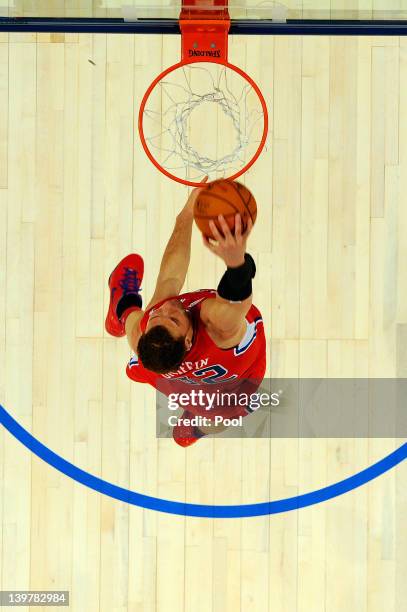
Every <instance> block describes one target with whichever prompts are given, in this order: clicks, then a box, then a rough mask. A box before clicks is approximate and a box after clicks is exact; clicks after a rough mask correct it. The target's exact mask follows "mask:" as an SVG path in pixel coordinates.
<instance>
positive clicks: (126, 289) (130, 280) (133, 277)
mask: <svg viewBox="0 0 407 612" xmlns="http://www.w3.org/2000/svg"><path fill="white" fill-rule="evenodd" d="M140 284H141V280H140V277H139V276H138V275H137V270H133V269H132V268H124V275H123V277H122V278H121V279H120V281H119V285H120V287H121V288H122V289H123V295H126V293H138V292H139V291H140Z"/></svg>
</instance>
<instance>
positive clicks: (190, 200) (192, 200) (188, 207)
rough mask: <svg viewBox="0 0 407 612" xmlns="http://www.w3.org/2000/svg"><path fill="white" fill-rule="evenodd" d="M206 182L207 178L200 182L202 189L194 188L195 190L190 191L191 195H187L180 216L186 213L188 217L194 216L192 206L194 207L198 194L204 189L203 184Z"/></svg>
mask: <svg viewBox="0 0 407 612" xmlns="http://www.w3.org/2000/svg"><path fill="white" fill-rule="evenodd" d="M207 180H208V177H207V176H205V178H203V179H202V181H201V183H202V184H203V186H202V187H195V189H193V190H192V191H191V193H190V194H189V197H188V200H187V203H186V204H185V206H184V208H183V209H182V210H181V214H182V213H187V214H188V215H191V216H192V217H193V215H194V205H195V202H196V199H197V197H198V196H199V194H200V193H201V192H202V190H203V189H205V185H204V183H206V182H207Z"/></svg>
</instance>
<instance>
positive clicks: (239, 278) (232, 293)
mask: <svg viewBox="0 0 407 612" xmlns="http://www.w3.org/2000/svg"><path fill="white" fill-rule="evenodd" d="M255 275H256V264H255V263H254V260H253V257H252V256H251V255H249V253H246V254H245V256H244V264H242V265H241V266H239V267H238V268H228V269H227V270H226V272H225V274H224V275H223V276H222V278H221V280H220V283H219V285H218V295H220V297H222V298H223V299H225V300H229V302H242V301H243V300H245V299H246V298H248V297H250V296H251V294H252V278H254V277H255Z"/></svg>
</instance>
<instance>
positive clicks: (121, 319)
mask: <svg viewBox="0 0 407 612" xmlns="http://www.w3.org/2000/svg"><path fill="white" fill-rule="evenodd" d="M201 189H203V188H197V189H194V190H193V191H192V192H191V194H190V196H189V198H188V201H187V203H186V205H185V206H184V208H183V209H182V211H181V212H180V213H179V214H178V216H177V219H176V223H175V227H174V230H173V233H172V235H171V238H170V240H169V242H168V244H167V247H166V249H165V252H164V255H163V258H162V262H161V267H160V271H159V274H158V278H157V284H156V289H155V292H154V295H153V297H152V298H151V300H150V302H149V304H148V305H147V307H146V309H145V311H143V310H142V300H141V296H140V295H139V292H140V287H141V282H142V279H143V272H144V263H143V260H142V258H141V257H140V256H139V255H135V254H134V255H133V254H132V255H128V256H127V257H125V258H124V259H123V260H122V261H121V262H120V263H119V264H118V265H117V266H116V268H115V269H114V271H113V272H112V274H111V276H110V278H109V288H110V304H109V310H108V314H107V317H106V323H105V327H106V330H107V331H108V332H109V334H111V335H113V336H116V337H120V336H124V335H127V339H128V342H129V344H130V347H131V348H132V350H133V351H134V353H135V355H134V357H133V358H132V359H131V360H130V362H129V364H128V365H127V369H126V373H127V375H128V376H129V378H131V379H132V380H135V381H137V382H143V383H149V384H151V385H153V386H154V387H156V388H157V384H158V383H159V382H160V379H161V381H162V379H166V381H171V380H172V381H174V382H175V381H176V380H178V381H186V382H190V383H197V382H198V383H199V384H200V388H202V387H204V386H205V385H206V384H207V385H208V389H210V388H211V387H210V385H212V389H213V385H214V384H218V385H221V384H222V383H224V381H231V380H233V379H236V380H239V379H252V380H257V381H258V383H259V384H260V382H261V380H262V379H263V377H264V373H265V368H266V342H265V336H264V329H263V320H262V318H261V314H260V312H259V310H258V309H257V308H256V307H255V306H254V305H253V304H252V278H254V276H255V273H256V267H255V264H254V261H253V259H252V257H251V256H250V255H249V254H248V253H246V242H247V238H248V237H249V235H250V232H251V229H252V223H251V221H249V224H248V227H247V230H246V232H245V233H244V234H242V231H241V218H240V215H236V221H235V232H234V235H233V234H232V233H231V231H230V230H229V228H228V225H227V223H226V221H225V220H224V218H223V217H222V216H221V215H220V216H219V224H220V227H221V228H222V232H223V236H222V234H221V233H220V232H219V231H218V230H217V228H216V225H215V224H214V223H213V222H212V221H211V230H212V233H213V236H214V237H215V238H216V241H217V244H214V243H212V242H210V241H209V240H208V239H206V238H203V241H204V244H205V246H206V247H207V248H208V249H210V250H211V251H212V253H214V254H216V255H218V256H219V257H221V258H222V259H223V261H224V262H225V264H226V266H227V270H226V272H225V273H224V275H223V276H222V279H221V281H220V283H219V285H218V288H217V291H215V290H212V289H207V290H204V289H201V290H199V291H193V292H190V293H184V294H181V295H180V291H181V289H182V287H183V285H184V282H185V277H186V274H187V271H188V266H189V261H190V254H191V234H192V223H193V208H194V202H195V200H196V198H197V197H198V195H199V193H200V191H201ZM163 382H165V381H163ZM159 388H160V390H161V387H159ZM221 413H223V414H224V415H225V414H226V415H227V416H228V417H236V416H246V415H247V414H248V413H249V410H248V409H246V408H245V407H242V406H233V407H228V408H226V410H223V411H219V410H218V411H216V410H215V411H212V412H211V411H210V412H209V413H208V412H207V411H205V410H203V409H202V408H200V407H188V410H185V411H184V413H183V415H182V417H183V420H184V422H185V423H188V420H187V419H188V417H190V416H191V415H194V414H195V415H199V414H204V415H205V417H209V418H211V417H212V418H214V416H215V415H216V414H221ZM215 431H216V430H215V429H214V428H213V427H203V426H200V427H199V428H197V427H193V426H191V425H188V424H184V423H183V422H182V421H181V424H178V425H176V426H175V427H174V428H173V437H174V440H175V441H176V442H177V443H178V444H179V445H180V446H189V445H190V444H192V443H194V442H195V441H196V440H198V439H199V438H201V437H202V436H204V435H206V434H208V433H214V432H215Z"/></svg>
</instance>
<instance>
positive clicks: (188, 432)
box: [172, 410, 206, 448]
mask: <svg viewBox="0 0 407 612" xmlns="http://www.w3.org/2000/svg"><path fill="white" fill-rule="evenodd" d="M192 417H193V415H192V414H191V413H190V412H188V411H187V410H184V412H183V413H182V415H181V417H180V418H181V419H183V418H186V419H191V418H192ZM204 436H206V434H204V433H203V432H202V431H200V430H199V429H198V428H197V427H194V426H193V425H184V424H181V425H175V427H173V430H172V437H173V438H174V440H175V442H176V443H177V444H179V445H180V446H183V447H184V448H186V447H187V446H191V444H195V442H198V440H199V439H200V438H203V437H204Z"/></svg>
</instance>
